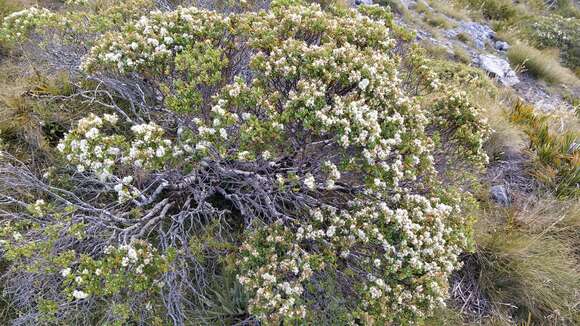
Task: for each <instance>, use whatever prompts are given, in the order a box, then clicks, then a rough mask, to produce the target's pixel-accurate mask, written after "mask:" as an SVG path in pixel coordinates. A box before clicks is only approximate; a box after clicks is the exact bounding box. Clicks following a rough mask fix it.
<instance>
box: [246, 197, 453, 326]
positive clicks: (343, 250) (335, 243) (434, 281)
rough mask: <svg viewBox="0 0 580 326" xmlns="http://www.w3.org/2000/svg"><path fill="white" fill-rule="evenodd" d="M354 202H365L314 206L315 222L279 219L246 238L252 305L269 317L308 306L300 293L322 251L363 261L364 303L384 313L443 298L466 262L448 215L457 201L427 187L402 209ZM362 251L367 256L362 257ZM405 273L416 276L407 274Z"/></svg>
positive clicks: (415, 310) (417, 308) (413, 309)
mask: <svg viewBox="0 0 580 326" xmlns="http://www.w3.org/2000/svg"><path fill="white" fill-rule="evenodd" d="M352 204H353V205H354V207H360V208H355V209H353V210H352V211H345V210H342V211H339V210H336V209H334V208H330V207H328V208H323V209H314V210H312V211H311V213H310V215H311V220H310V221H311V222H310V223H305V224H301V225H300V226H299V227H298V228H297V229H296V230H295V231H294V230H290V229H288V228H286V227H283V228H282V227H280V226H277V225H276V226H274V227H272V228H270V229H269V230H267V231H266V232H264V233H263V234H262V233H259V234H258V236H255V235H254V236H253V237H251V238H250V240H249V241H246V242H245V243H244V245H243V246H242V252H243V257H244V258H243V260H242V262H241V263H240V264H241V265H242V266H243V269H244V268H247V269H245V273H244V274H242V275H240V276H239V279H240V282H242V284H244V285H245V286H247V287H248V288H250V289H251V290H252V291H255V293H256V294H257V295H256V296H254V299H253V301H252V302H251V306H252V307H253V308H252V309H255V310H258V311H261V312H262V313H264V312H265V311H267V312H268V314H269V315H268V318H273V317H272V316H284V315H287V314H288V312H289V311H294V310H295V309H297V311H302V310H303V309H304V308H303V304H302V303H301V302H302V301H300V300H301V298H302V297H300V294H303V293H304V292H306V291H307V290H306V284H308V282H309V279H308V276H309V275H312V272H311V271H310V269H311V266H310V265H308V268H307V270H308V271H309V272H308V273H306V274H304V268H305V266H306V265H305V261H308V260H309V259H311V258H312V257H314V256H315V255H321V254H322V253H324V254H326V255H328V254H329V253H331V255H332V256H331V257H327V258H326V259H327V260H328V261H335V259H336V257H340V258H341V260H339V262H338V264H345V265H358V266H360V267H361V268H360V270H361V272H362V271H367V272H365V273H367V274H361V275H359V276H360V277H362V278H364V279H365V280H366V281H365V282H364V284H362V286H361V287H360V288H361V292H360V293H359V296H360V297H361V298H362V305H361V306H360V307H358V309H360V310H361V311H376V310H378V311H380V312H381V313H380V318H382V320H384V321H391V320H392V318H394V317H396V316H401V315H404V314H407V313H412V314H416V315H418V316H422V315H423V312H422V311H425V310H431V309H433V308H435V307H436V306H439V305H441V304H443V302H444V299H445V297H446V294H447V293H446V290H445V286H444V284H445V282H446V278H447V277H448V276H449V275H450V273H451V272H452V271H453V270H454V269H455V268H456V267H457V266H458V260H457V257H458V255H459V254H460V252H461V245H463V243H461V242H462V241H463V240H464V239H463V240H461V241H460V243H458V244H453V241H455V240H454V237H455V236H456V231H454V230H453V229H452V228H451V227H450V226H447V225H445V224H444V223H443V221H444V220H445V219H447V218H448V217H449V216H450V215H451V213H452V211H453V210H454V208H452V207H450V206H448V205H445V204H441V203H437V199H432V200H429V199H426V198H425V197H423V196H419V195H406V196H404V197H402V198H401V199H400V200H399V203H398V205H396V206H399V207H400V208H396V209H391V208H389V206H388V205H387V204H386V203H385V202H371V201H360V202H356V203H352ZM312 243H317V244H318V245H317V246H314V247H318V246H322V247H324V249H320V250H319V251H317V252H309V251H308V250H306V249H305V248H312V246H311V245H309V244H312ZM280 248H287V249H284V250H280ZM280 253H283V254H282V255H280ZM360 257H366V258H364V259H362V261H361V260H360ZM319 258H320V257H319ZM322 259H323V260H326V259H325V258H322ZM247 266H250V268H248V267H247ZM405 278H413V279H414V281H413V282H401V280H402V279H405ZM355 280H356V278H355V279H353V280H352V281H353V282H355ZM288 284H290V286H289V285H288ZM441 284H443V285H441ZM288 289H291V290H288ZM286 291H291V292H290V293H288V292H286ZM290 298H291V299H292V300H290ZM302 299H303V298H302ZM291 304H295V305H296V306H295V307H293V306H291Z"/></svg>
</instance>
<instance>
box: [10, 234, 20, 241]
mask: <svg viewBox="0 0 580 326" xmlns="http://www.w3.org/2000/svg"><path fill="white" fill-rule="evenodd" d="M12 237H14V240H16V241H19V240H21V239H22V234H20V232H14V233H12Z"/></svg>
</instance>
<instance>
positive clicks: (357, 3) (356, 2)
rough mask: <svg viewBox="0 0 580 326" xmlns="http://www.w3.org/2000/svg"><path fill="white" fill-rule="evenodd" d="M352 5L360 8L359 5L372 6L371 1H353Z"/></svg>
mask: <svg viewBox="0 0 580 326" xmlns="http://www.w3.org/2000/svg"><path fill="white" fill-rule="evenodd" d="M354 4H355V5H357V6H360V5H367V6H370V5H372V4H373V0H354Z"/></svg>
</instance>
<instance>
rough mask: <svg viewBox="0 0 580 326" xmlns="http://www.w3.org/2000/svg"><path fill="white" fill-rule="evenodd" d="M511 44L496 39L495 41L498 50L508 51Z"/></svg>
mask: <svg viewBox="0 0 580 326" xmlns="http://www.w3.org/2000/svg"><path fill="white" fill-rule="evenodd" d="M509 48H510V45H509V44H508V43H507V42H504V41H496V42H495V49H496V50H498V51H507V50H509Z"/></svg>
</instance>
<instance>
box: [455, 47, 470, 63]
mask: <svg viewBox="0 0 580 326" xmlns="http://www.w3.org/2000/svg"><path fill="white" fill-rule="evenodd" d="M453 57H454V59H455V60H456V61H459V62H461V63H464V64H466V65H468V64H470V63H471V55H470V54H469V52H467V50H465V49H464V48H463V47H461V46H458V45H456V46H454V47H453Z"/></svg>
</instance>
